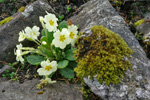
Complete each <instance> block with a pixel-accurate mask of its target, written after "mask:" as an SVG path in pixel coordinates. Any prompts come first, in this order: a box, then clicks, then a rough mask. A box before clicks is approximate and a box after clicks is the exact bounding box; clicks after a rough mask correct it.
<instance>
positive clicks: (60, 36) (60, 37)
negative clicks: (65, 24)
mask: <svg viewBox="0 0 150 100" xmlns="http://www.w3.org/2000/svg"><path fill="white" fill-rule="evenodd" d="M70 42H71V39H70V38H69V31H68V29H67V28H63V29H62V31H61V32H60V31H59V30H57V31H56V32H55V33H54V39H53V41H52V44H54V45H55V47H59V48H61V49H64V48H65V47H66V45H67V44H69V43H70Z"/></svg>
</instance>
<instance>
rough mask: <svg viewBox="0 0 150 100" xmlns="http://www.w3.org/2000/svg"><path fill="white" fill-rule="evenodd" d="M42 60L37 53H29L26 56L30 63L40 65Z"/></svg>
mask: <svg viewBox="0 0 150 100" xmlns="http://www.w3.org/2000/svg"><path fill="white" fill-rule="evenodd" d="M43 60H44V57H43V56H39V55H30V56H28V57H27V61H28V62H29V63H30V64H32V65H40V63H41V61H43Z"/></svg>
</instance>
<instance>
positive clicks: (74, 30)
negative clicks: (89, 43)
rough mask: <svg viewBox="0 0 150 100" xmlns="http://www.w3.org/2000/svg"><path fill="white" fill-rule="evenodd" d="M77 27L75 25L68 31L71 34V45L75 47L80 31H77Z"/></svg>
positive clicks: (69, 27)
mask: <svg viewBox="0 0 150 100" xmlns="http://www.w3.org/2000/svg"><path fill="white" fill-rule="evenodd" d="M77 29H78V28H77V26H75V25H73V24H72V25H71V26H68V31H69V32H70V34H69V38H70V39H71V45H73V46H74V44H75V43H76V41H77V38H78V35H77V34H78V31H77Z"/></svg>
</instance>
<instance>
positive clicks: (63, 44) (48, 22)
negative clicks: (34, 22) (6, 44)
mask: <svg viewBox="0 0 150 100" xmlns="http://www.w3.org/2000/svg"><path fill="white" fill-rule="evenodd" d="M46 13H47V15H45V16H44V17H42V16H40V17H39V19H40V22H41V24H42V27H43V29H42V31H41V33H40V28H39V27H37V26H33V27H32V28H30V27H26V28H25V29H24V30H22V31H20V32H19V39H18V41H19V42H22V41H23V40H24V39H28V40H30V41H34V42H35V43H36V44H37V47H35V48H33V47H23V45H22V44H21V43H20V44H19V45H17V46H16V48H17V49H16V50H15V55H16V60H17V61H20V62H21V63H22V64H23V63H24V58H23V56H24V55H27V61H28V62H29V63H30V64H32V65H41V68H39V69H38V70H37V72H38V74H39V75H42V76H44V77H45V79H42V80H41V83H54V82H56V81H52V80H51V77H52V75H53V74H54V73H55V72H56V71H58V72H59V73H60V74H61V75H62V76H64V77H66V78H68V79H70V78H73V77H74V70H73V68H74V67H76V62H75V58H74V53H73V52H74V50H75V49H76V48H75V47H74V45H75V43H76V40H77V38H78V31H77V26H75V25H73V24H72V23H71V22H68V24H67V23H66V21H62V22H61V23H60V24H59V25H58V23H57V21H58V19H57V18H56V16H55V15H54V14H51V13H48V12H46ZM40 35H41V36H40ZM39 36H40V39H39Z"/></svg>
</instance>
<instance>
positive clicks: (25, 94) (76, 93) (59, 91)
mask: <svg viewBox="0 0 150 100" xmlns="http://www.w3.org/2000/svg"><path fill="white" fill-rule="evenodd" d="M38 83H39V80H37V79H33V80H27V81H25V82H24V83H23V84H19V83H18V82H11V81H4V82H0V100H83V97H82V94H81V92H80V90H79V89H78V88H79V87H80V85H73V84H70V85H67V84H66V83H64V82H57V83H54V84H49V85H48V86H47V87H46V88H44V93H43V94H37V93H38V92H39V91H40V90H38V89H36V88H35V86H36V84H38Z"/></svg>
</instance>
